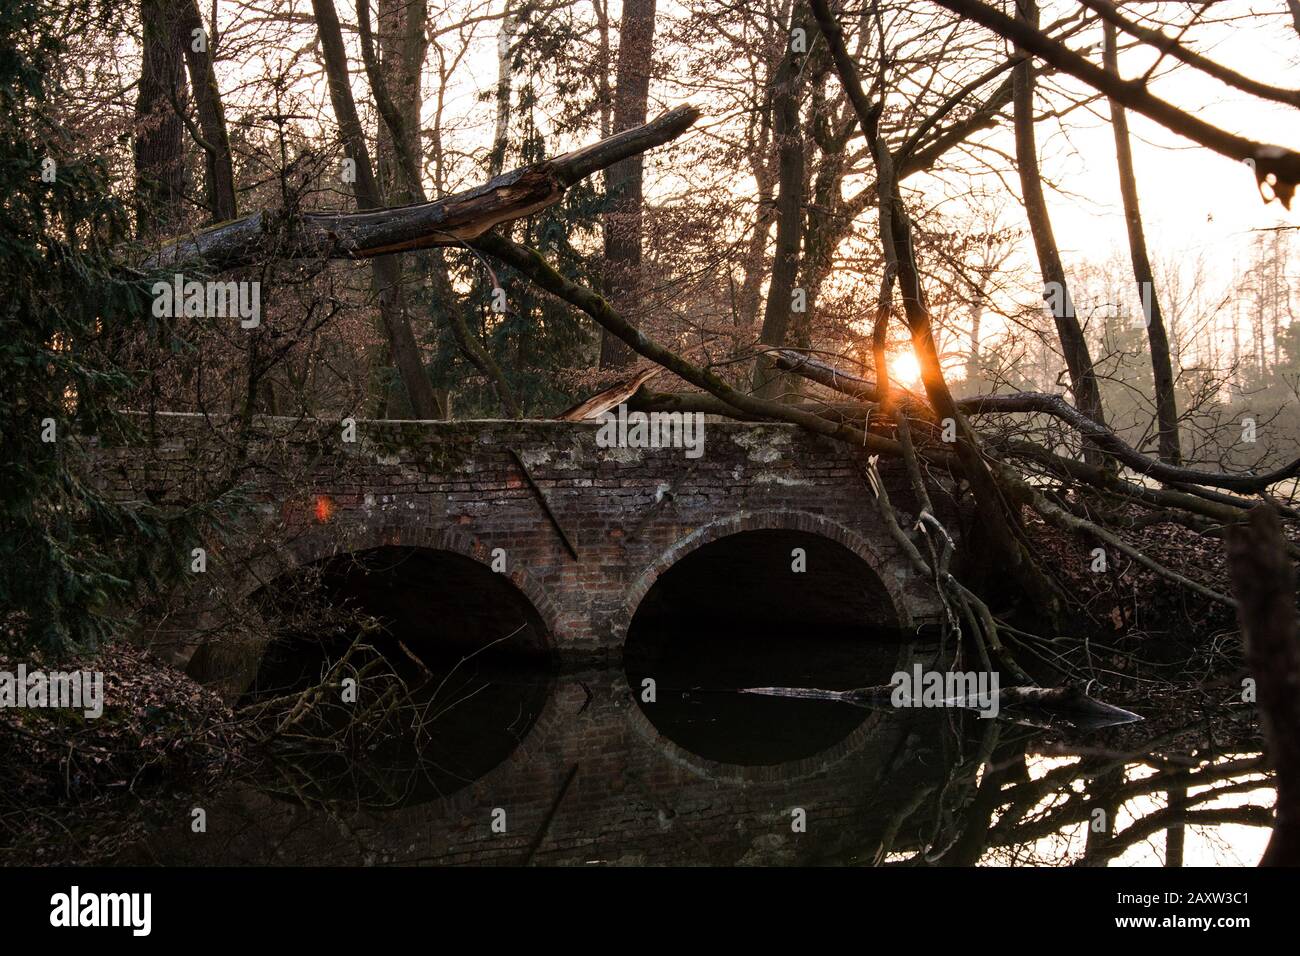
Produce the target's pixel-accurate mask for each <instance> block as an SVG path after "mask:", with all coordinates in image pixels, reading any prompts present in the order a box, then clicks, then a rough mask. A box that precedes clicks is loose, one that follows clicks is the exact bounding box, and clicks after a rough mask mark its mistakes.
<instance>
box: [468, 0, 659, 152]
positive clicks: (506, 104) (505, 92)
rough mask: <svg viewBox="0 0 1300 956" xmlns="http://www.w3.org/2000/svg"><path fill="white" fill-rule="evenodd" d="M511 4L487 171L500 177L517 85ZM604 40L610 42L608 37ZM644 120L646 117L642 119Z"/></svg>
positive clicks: (502, 37) (504, 19) (501, 39)
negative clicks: (511, 104) (511, 96)
mask: <svg viewBox="0 0 1300 956" xmlns="http://www.w3.org/2000/svg"><path fill="white" fill-rule="evenodd" d="M510 7H511V2H510V0H506V6H505V10H504V12H503V13H502V16H501V30H500V32H499V33H498V34H497V92H496V129H494V130H493V132H492V156H491V160H490V162H489V166H488V172H489V173H490V174H491V175H493V176H500V175H501V171H502V170H503V169H505V164H506V148H507V147H508V146H509V145H510V95H511V92H512V90H513V88H514V58H513V55H512V52H511V47H512V45H513V43H514V38H515V29H516V23H515V16H514V14H513V13H511V9H510ZM597 12H599V10H598V11H597ZM604 39H605V40H606V42H608V36H606V37H605V38H604ZM601 79H602V80H603V81H604V82H605V83H608V82H609V78H608V77H607V76H602V77H601ZM602 106H603V104H602ZM642 122H645V120H644V119H643V120H642ZM603 126H604V124H602V127H603ZM601 135H602V136H605V135H608V133H607V132H606V131H605V130H604V129H603V128H602V130H601Z"/></svg>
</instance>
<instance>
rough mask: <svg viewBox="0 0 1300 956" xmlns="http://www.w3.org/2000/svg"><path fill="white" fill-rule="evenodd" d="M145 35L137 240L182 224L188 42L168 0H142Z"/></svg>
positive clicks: (138, 110)
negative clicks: (182, 117) (183, 114)
mask: <svg viewBox="0 0 1300 956" xmlns="http://www.w3.org/2000/svg"><path fill="white" fill-rule="evenodd" d="M140 31H141V35H142V39H143V47H142V51H141V62H140V87H139V91H138V93H137V95H136V101H135V217H136V234H137V235H138V236H140V237H141V238H151V237H156V236H166V235H170V234H172V233H174V232H176V231H177V230H178V229H179V228H180V225H181V221H182V216H183V210H184V199H185V195H184V185H185V154H184V149H183V147H184V141H183V139H182V134H183V132H184V127H183V125H182V121H181V111H182V110H183V109H184V107H185V98H186V90H185V63H184V59H183V57H182V54H181V50H182V49H184V48H185V47H186V46H188V38H187V37H186V36H185V35H184V34H183V33H182V30H181V18H180V17H179V16H177V11H176V8H175V6H174V5H173V4H172V2H170V0H141V2H140Z"/></svg>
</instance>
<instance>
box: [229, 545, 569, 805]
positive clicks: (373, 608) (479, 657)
mask: <svg viewBox="0 0 1300 956" xmlns="http://www.w3.org/2000/svg"><path fill="white" fill-rule="evenodd" d="M268 592H269V593H267V594H265V595H263V597H262V599H263V601H264V603H267V604H268V605H270V606H271V607H272V609H273V610H275V611H276V612H278V614H279V618H280V620H281V621H282V622H283V623H282V633H281V634H280V636H279V637H278V638H277V639H276V640H275V641H273V642H272V643H271V644H270V645H269V646H268V648H267V650H266V653H265V654H264V656H263V658H262V661H261V664H260V666H259V668H258V671H257V675H256V677H255V678H254V680H253V683H252V685H251V686H250V687H249V688H248V689H247V691H246V692H245V693H244V695H243V701H242V702H243V704H245V705H256V704H264V705H266V706H267V707H268V708H270V707H276V708H277V709H276V710H275V711H270V712H269V713H270V720H271V722H273V723H274V724H275V725H276V729H275V733H274V735H273V738H272V740H271V742H270V749H271V750H272V752H273V753H274V754H275V757H276V759H275V760H273V761H271V762H270V763H268V764H267V766H266V767H265V768H264V769H265V770H266V773H265V774H263V775H262V777H261V778H260V784H261V786H263V787H265V788H266V789H267V790H269V791H271V792H279V793H282V794H283V795H285V796H289V797H293V798H296V799H302V800H309V801H327V802H330V801H333V802H341V803H343V804H350V805H360V806H371V807H376V808H383V807H396V806H403V805H407V804H412V803H419V802H422V801H426V800H432V799H437V798H440V797H446V796H449V795H450V794H452V793H455V792H456V791H457V790H459V789H461V788H462V787H464V786H466V785H467V784H469V783H472V782H473V781H474V780H477V779H478V778H480V777H482V776H483V775H484V774H486V773H487V772H488V771H490V770H491V769H492V768H493V767H495V766H497V765H498V764H499V763H501V762H502V761H503V760H505V759H506V758H507V757H508V756H509V755H510V753H511V752H512V751H513V750H514V749H515V747H516V746H518V744H519V741H520V740H522V739H523V738H524V737H525V736H527V734H528V731H529V730H530V728H531V727H532V724H533V722H534V721H535V720H536V719H537V716H538V714H539V713H540V712H541V708H542V706H543V705H544V704H545V702H546V698H547V696H548V690H549V688H548V682H549V678H548V675H547V673H546V671H545V668H544V666H543V667H541V669H540V671H539V665H538V663H537V658H538V656H539V655H540V654H541V653H542V651H543V650H544V638H543V634H544V631H543V629H542V626H541V622H540V621H539V620H537V617H536V613H535V612H534V611H533V609H532V607H531V606H530V605H529V604H528V602H527V601H526V600H525V599H524V598H523V597H522V595H519V594H518V592H516V591H514V589H513V588H512V587H511V586H510V585H508V584H507V583H506V582H505V580H504V579H503V578H502V577H501V576H499V575H493V574H491V573H490V572H488V571H487V570H485V569H484V568H483V566H482V565H480V564H478V563H477V562H474V561H470V560H469V559H467V558H463V557H461V556H459V555H454V554H448V553H445V552H430V551H423V550H417V549H406V548H379V549H375V550H373V551H369V552H365V553H363V554H360V555H352V556H348V557H347V558H345V559H342V560H334V561H330V562H325V563H324V564H323V565H319V566H317V567H315V568H311V569H309V570H308V572H307V573H305V574H302V575H300V576H299V578H298V579H297V580H292V581H280V582H277V584H276V586H275V587H274V588H272V589H268ZM320 598H324V599H325V600H324V601H323V602H322V601H321V600H319V599H320ZM322 608H324V609H325V610H322ZM530 662H531V663H530ZM349 679H351V680H353V681H355V684H354V687H355V693H354V695H353V696H352V698H351V699H349V698H347V697H345V693H346V691H347V688H346V687H345V683H346V681H347V680H349ZM322 684H324V685H326V689H325V690H324V692H322V693H320V694H316V693H314V689H315V688H318V687H320V686H321V685H322ZM304 695H305V696H304ZM281 715H283V716H281Z"/></svg>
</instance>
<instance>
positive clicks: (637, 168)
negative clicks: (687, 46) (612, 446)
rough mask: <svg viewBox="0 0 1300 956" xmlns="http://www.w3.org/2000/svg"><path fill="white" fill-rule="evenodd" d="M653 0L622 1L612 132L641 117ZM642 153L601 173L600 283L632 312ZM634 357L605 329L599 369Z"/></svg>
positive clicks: (640, 120)
mask: <svg viewBox="0 0 1300 956" xmlns="http://www.w3.org/2000/svg"><path fill="white" fill-rule="evenodd" d="M654 35H655V0H623V19H622V20H621V22H620V23H619V33H618V37H619V40H618V76H617V79H616V87H615V90H614V132H615V133H620V132H622V131H623V130H628V129H632V128H633V127H636V126H640V125H642V124H643V123H645V121H646V111H647V109H648V106H649V100H650V67H651V61H652V58H653V55H654ZM641 171H642V159H641V154H640V153H637V154H636V155H634V156H629V157H628V158H627V159H624V160H622V161H620V162H618V163H615V164H614V165H613V166H611V167H610V168H609V169H608V170H606V171H605V192H606V194H607V195H608V196H609V197H610V205H609V212H608V213H607V214H606V216H605V287H606V292H607V294H608V296H609V300H610V302H611V304H612V305H613V306H614V308H615V309H616V310H618V311H619V312H621V313H623V314H625V315H635V314H636V312H637V311H638V309H637V307H638V305H639V304H640V303H639V299H640V292H639V287H640V278H641V236H642V228H643V212H644V209H643V205H644V204H643V202H642V196H641ZM635 357H636V355H635V353H634V352H633V351H632V350H631V349H630V348H628V347H627V345H626V344H625V343H623V342H622V341H620V340H619V339H617V338H616V337H614V336H613V335H610V334H609V332H605V333H604V334H603V335H602V336H601V343H600V367H601V368H603V369H605V368H619V367H622V366H624V365H628V364H630V363H631V362H632V361H633V359H634V358H635Z"/></svg>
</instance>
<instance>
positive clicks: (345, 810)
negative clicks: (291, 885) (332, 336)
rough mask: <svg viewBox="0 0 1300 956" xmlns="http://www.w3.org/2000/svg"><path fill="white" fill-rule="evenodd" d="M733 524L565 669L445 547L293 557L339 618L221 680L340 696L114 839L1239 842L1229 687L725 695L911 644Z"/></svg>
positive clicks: (891, 665) (182, 848)
mask: <svg viewBox="0 0 1300 956" xmlns="http://www.w3.org/2000/svg"><path fill="white" fill-rule="evenodd" d="M760 543H761V542H760ZM743 544H744V545H745V551H744V554H743V555H741V554H739V553H737V554H731V553H729V552H727V551H726V548H723V549H716V548H715V549H713V551H712V552H711V553H710V554H706V555H704V556H702V557H700V558H695V557H694V556H692V557H691V558H688V559H686V561H684V562H682V565H681V567H682V568H683V570H682V571H680V572H679V571H678V569H677V568H674V569H673V570H672V571H670V572H668V573H666V574H665V575H664V576H663V577H662V578H661V579H660V581H659V583H657V584H656V586H655V588H654V589H652V590H651V592H650V593H649V594H648V595H647V596H646V598H645V600H644V602H643V604H642V609H641V610H640V611H638V613H637V615H636V616H635V618H634V620H633V622H632V625H631V628H630V629H629V632H628V634H627V639H626V642H625V646H624V660H623V662H622V664H621V665H619V666H603V667H590V668H585V669H572V668H570V669H567V670H564V671H556V670H555V669H554V667H553V665H552V663H551V661H550V660H549V658H548V657H547V656H546V655H545V654H543V653H542V650H543V649H544V645H545V642H544V640H543V638H542V634H541V624H540V621H538V620H537V617H536V614H535V612H534V611H533V610H532V608H531V606H530V605H528V603H527V602H526V601H525V600H524V599H523V598H522V596H521V595H519V594H518V593H517V592H514V591H513V590H512V589H510V588H509V587H508V586H505V585H501V584H500V581H501V578H500V576H492V575H486V576H485V575H484V572H483V571H482V567H481V566H477V565H475V564H474V563H473V562H469V561H468V560H467V559H458V558H455V557H454V556H452V557H451V558H448V557H446V556H442V557H440V558H439V559H438V560H436V561H435V560H433V559H430V558H428V557H426V556H421V555H419V554H412V553H409V552H402V551H399V550H396V549H379V550H378V551H375V552H371V553H370V554H368V555H367V556H366V557H365V558H364V560H356V559H349V561H348V562H347V563H346V564H334V565H331V566H328V567H325V568H323V569H318V570H320V571H321V573H320V574H319V575H318V578H317V580H315V581H314V582H312V587H313V588H315V589H316V590H317V591H324V592H327V593H328V594H329V596H330V601H329V605H330V606H331V607H332V608H335V609H339V608H342V609H344V610H346V611H347V617H346V619H343V620H340V619H338V618H337V617H335V616H331V615H324V616H321V615H317V614H316V613H315V612H313V611H311V609H310V608H305V607H292V608H288V611H289V612H291V613H288V614H287V615H286V620H288V621H290V626H285V627H282V628H281V629H280V637H279V638H278V639H277V640H276V641H274V642H273V643H272V644H271V645H270V647H269V648H268V649H267V651H266V653H265V654H264V655H262V657H261V659H260V662H259V663H258V666H257V668H256V674H255V676H253V677H252V678H251V680H250V681H248V682H247V684H246V690H245V692H244V698H243V703H245V704H252V703H256V702H258V701H268V700H276V699H281V700H283V699H285V698H286V697H287V698H288V699H290V700H291V701H292V700H293V699H294V697H293V695H295V694H298V693H300V692H301V691H302V690H303V689H305V688H309V687H312V686H314V685H316V684H318V683H319V682H321V681H322V679H326V680H330V679H332V678H338V677H339V676H341V675H348V674H355V675H358V676H359V678H360V679H359V683H358V687H359V694H360V696H359V699H358V700H357V701H356V702H354V703H349V704H347V705H346V706H345V705H342V704H341V703H339V697H340V694H341V690H340V688H339V687H338V686H333V687H332V688H331V689H330V690H329V692H328V693H327V694H325V695H324V697H323V698H322V702H321V703H320V705H319V706H317V707H314V708H313V709H311V711H310V716H309V717H306V718H303V719H301V720H299V721H297V722H296V723H292V722H291V723H289V724H286V726H285V727H284V728H283V729H282V730H281V731H280V732H278V733H276V734H274V735H273V739H272V740H271V742H270V743H269V744H268V745H267V746H266V747H264V748H262V749H261V750H260V751H259V757H260V759H259V760H258V761H257V762H256V764H255V766H253V767H252V768H251V769H250V770H249V771H248V772H246V773H244V774H242V775H241V776H239V777H238V778H237V779H235V780H232V781H231V782H230V783H229V784H228V785H227V786H225V787H224V788H223V789H221V790H220V791H219V792H214V793H210V794H206V795H204V796H203V797H201V798H199V799H198V805H199V806H201V807H202V809H204V810H205V811H206V819H207V831H206V832H204V833H195V832H193V830H192V829H191V826H190V820H191V813H190V811H191V809H192V808H190V807H184V808H181V809H180V810H179V811H178V812H176V813H175V814H171V815H166V816H165V818H160V819H159V820H158V823H157V828H156V830H155V831H154V832H153V833H151V835H150V836H149V837H148V839H147V840H145V841H144V842H143V843H141V844H139V845H138V846H135V847H133V848H132V850H130V851H129V852H128V853H127V854H126V858H125V862H142V863H145V862H148V863H173V864H313V863H319V864H357V863H361V864H447V865H464V864H470V865H479V864H513V865H521V864H523V865H587V864H598V863H604V864H715V865H716V864H722V865H730V864H756V865H790V864H842V865H878V864H896V865H975V864H988V865H1070V864H1078V863H1081V862H1086V863H1090V864H1106V863H1110V864H1116V865H1128V864H1155V865H1161V864H1163V863H1164V862H1165V861H1166V860H1167V859H1171V860H1174V861H1176V860H1177V859H1178V858H1179V857H1181V859H1182V860H1183V862H1185V863H1186V864H1188V865H1193V864H1216V863H1218V864H1225V865H1254V864H1255V863H1256V862H1257V861H1258V859H1259V856H1260V855H1261V853H1262V852H1263V848H1264V845H1265V843H1266V842H1267V837H1268V834H1269V830H1268V826H1269V824H1270V822H1271V821H1270V810H1271V807H1272V805H1273V802H1274V799H1275V794H1274V792H1273V790H1272V788H1271V781H1270V780H1269V779H1268V778H1267V777H1265V776H1264V774H1263V772H1262V770H1261V761H1260V760H1259V757H1258V749H1259V746H1258V743H1257V742H1256V740H1257V731H1256V728H1255V726H1254V722H1253V708H1252V707H1251V706H1249V705H1240V706H1232V705H1226V706H1225V705H1219V706H1217V708H1209V707H1208V706H1201V705H1198V706H1197V708H1196V709H1195V710H1194V711H1191V712H1190V716H1189V717H1188V718H1186V720H1185V726H1180V725H1179V724H1178V723H1177V722H1174V723H1171V722H1170V720H1169V718H1168V716H1167V714H1166V715H1164V716H1160V715H1157V714H1148V716H1150V717H1152V718H1153V719H1152V720H1151V721H1149V722H1146V723H1138V724H1130V725H1126V726H1122V727H1111V728H1107V729H1102V730H1098V731H1094V732H1091V733H1086V734H1081V733H1077V732H1072V731H1066V730H1062V729H1061V728H1060V727H1056V728H1048V729H1046V730H1044V729H1043V728H1042V727H1041V726H1027V725H1025V724H1024V723H1022V722H1018V721H1016V720H1014V719H1005V718H999V719H996V720H983V719H979V718H978V717H976V716H975V715H973V714H972V713H970V712H967V711H957V710H942V709H917V710H895V709H891V708H886V709H884V710H880V709H875V710H872V709H865V708H860V707H856V706H852V705H850V704H846V703H842V702H839V701H827V700H808V699H789V698H782V697H771V696H756V695H752V694H743V693H739V692H738V691H739V690H740V689H742V688H750V687H764V686H777V687H805V688H806V687H814V688H822V689H826V690H846V689H849V688H853V687H864V686H873V685H883V684H888V683H889V682H890V678H891V675H892V674H893V673H894V672H895V671H896V670H900V669H903V668H904V666H905V664H906V662H908V661H909V660H911V659H912V657H911V656H912V655H916V656H917V658H918V659H923V658H925V657H926V655H927V654H930V653H932V651H933V649H932V648H925V647H919V646H911V645H907V644H901V643H899V639H900V638H899V635H898V633H897V632H896V631H890V630H889V629H885V628H873V627H864V626H854V621H855V620H864V619H869V617H868V615H870V614H872V613H876V610H878V606H879V605H878V596H876V595H873V594H872V593H871V592H869V591H867V590H858V591H856V592H854V591H853V590H852V587H853V581H854V580H855V579H854V578H853V577H852V575H849V576H846V577H845V578H844V579H843V580H839V581H833V582H830V584H826V585H825V586H826V588H828V589H829V592H830V593H828V594H814V593H813V592H812V591H805V592H803V596H804V598H805V601H804V602H803V603H802V604H800V603H799V600H798V599H797V598H798V594H797V593H796V594H795V597H793V598H792V597H791V593H792V592H790V591H789V589H786V590H784V591H777V590H775V589H774V588H772V587H771V586H770V584H769V582H770V581H772V580H778V579H779V580H788V578H779V576H778V572H780V573H782V574H783V573H784V570H783V569H784V568H786V567H788V555H789V549H788V545H789V542H788V541H784V540H783V541H780V542H778V544H779V545H780V547H779V548H774V549H771V553H772V555H774V556H773V557H772V562H773V565H772V568H770V569H765V568H764V564H763V562H764V561H765V560H766V558H765V557H764V556H763V554H764V553H763V552H762V550H761V549H756V548H755V547H754V541H752V540H747V541H745V542H743ZM731 546H732V545H727V547H731ZM705 550H706V551H708V549H705ZM742 557H743V560H741V558H742ZM814 557H818V558H821V557H823V556H820V555H814ZM824 557H825V558H826V561H825V563H827V564H829V563H831V561H832V560H833V559H838V558H839V557H840V556H838V555H834V554H829V555H826V556H824ZM709 562H713V564H709ZM842 566H845V567H847V565H842ZM735 568H747V569H749V571H750V572H752V573H750V574H749V577H748V578H745V577H743V576H741V575H738V574H737V573H736V572H735V571H734V570H733V569H735ZM859 577H860V576H859ZM704 585H707V586H704ZM310 590H311V589H303V588H287V587H277V588H273V589H271V591H272V592H273V593H270V594H268V595H267V600H268V601H269V602H271V603H275V602H276V601H278V606H280V608H281V610H285V608H284V605H285V599H284V598H283V595H286V594H300V593H306V592H307V591H310ZM716 607H722V608H725V609H727V613H726V614H725V615H717V614H710V609H711V608H716ZM845 608H848V609H849V611H850V612H851V613H849V614H846V613H845V610H844V609H845ZM827 609H829V610H827ZM359 639H360V640H359ZM358 641H359V642H358ZM354 642H358V645H357V646H355V647H354V646H353V643H354ZM349 655H350V656H349ZM345 658H346V661H347V663H346V667H344V666H342V665H340V664H339V661H340V660H341V659H345ZM335 683H336V684H337V681H336V682H335ZM398 690H400V694H398V693H396V691H398ZM386 695H392V696H386ZM1110 702H1111V703H1114V704H1118V705H1128V704H1129V702H1127V701H1124V700H1121V699H1115V698H1113V697H1112V698H1110ZM1135 709H1138V710H1139V711H1140V710H1141V708H1136V706H1135ZM292 710H293V707H292V705H290V706H288V707H281V708H280V709H279V710H278V711H276V713H277V714H279V715H281V716H280V717H277V718H276V719H277V720H282V719H283V715H284V714H286V713H289V712H290V711H292ZM358 714H361V715H365V719H364V720H361V721H358V719H357V715H358ZM1157 718H1158V719H1157ZM273 723H274V721H273ZM358 723H360V726H357V724H358ZM1189 814H1191V815H1190V816H1189ZM1179 847H1181V850H1180V849H1179Z"/></svg>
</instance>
